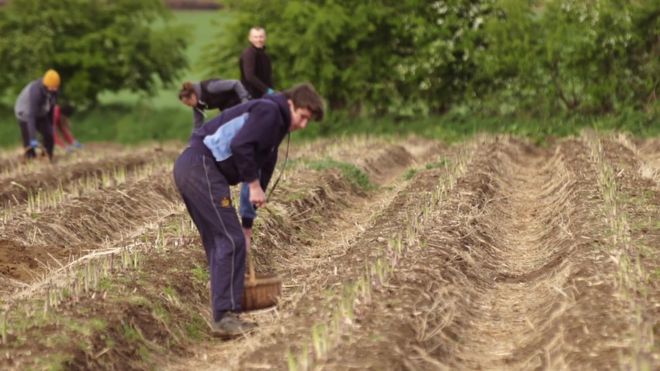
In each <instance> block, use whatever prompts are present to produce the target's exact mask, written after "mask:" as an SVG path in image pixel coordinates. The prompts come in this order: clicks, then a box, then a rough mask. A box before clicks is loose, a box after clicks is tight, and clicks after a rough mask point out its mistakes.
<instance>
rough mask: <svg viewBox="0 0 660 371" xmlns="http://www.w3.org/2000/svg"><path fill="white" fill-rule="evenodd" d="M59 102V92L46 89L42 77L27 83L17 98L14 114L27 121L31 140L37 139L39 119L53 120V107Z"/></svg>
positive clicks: (49, 121)
mask: <svg viewBox="0 0 660 371" xmlns="http://www.w3.org/2000/svg"><path fill="white" fill-rule="evenodd" d="M56 102H57V93H51V92H49V91H48V89H46V87H45V86H44V84H43V81H42V79H37V80H34V81H32V82H30V83H29V84H27V85H26V86H25V87H24V88H23V90H22V91H21V94H19V95H18V98H17V99H16V104H15V105H14V114H15V115H16V118H17V119H18V121H21V122H25V123H27V128H28V135H29V136H30V140H32V139H36V127H37V120H42V119H46V120H48V123H50V124H52V122H53V108H54V107H55V103H56Z"/></svg>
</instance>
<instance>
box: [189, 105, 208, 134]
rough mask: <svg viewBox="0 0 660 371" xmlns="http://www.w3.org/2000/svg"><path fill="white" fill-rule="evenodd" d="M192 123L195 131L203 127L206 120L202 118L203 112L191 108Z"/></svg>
mask: <svg viewBox="0 0 660 371" xmlns="http://www.w3.org/2000/svg"><path fill="white" fill-rule="evenodd" d="M192 110H193V123H194V124H195V129H199V128H201V127H202V125H204V119H205V118H206V117H205V116H204V112H203V111H202V110H201V109H199V108H197V107H193V109H192Z"/></svg>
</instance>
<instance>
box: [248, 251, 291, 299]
mask: <svg viewBox="0 0 660 371" xmlns="http://www.w3.org/2000/svg"><path fill="white" fill-rule="evenodd" d="M281 293H282V280H280V279H279V278H277V276H275V275H274V274H257V273H255V271H254V264H252V259H251V258H250V257H249V256H248V275H247V276H246V277H245V291H244V292H243V303H242V305H241V307H242V309H243V310H244V311H248V310H257V309H264V308H268V307H272V306H275V305H277V299H278V297H279V296H280V294H281Z"/></svg>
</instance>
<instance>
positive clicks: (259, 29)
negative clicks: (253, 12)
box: [248, 26, 266, 35]
mask: <svg viewBox="0 0 660 371" xmlns="http://www.w3.org/2000/svg"><path fill="white" fill-rule="evenodd" d="M252 30H254V31H264V32H266V29H265V28H263V27H261V26H252V27H251V28H250V30H249V31H248V35H249V34H250V33H251V32H252Z"/></svg>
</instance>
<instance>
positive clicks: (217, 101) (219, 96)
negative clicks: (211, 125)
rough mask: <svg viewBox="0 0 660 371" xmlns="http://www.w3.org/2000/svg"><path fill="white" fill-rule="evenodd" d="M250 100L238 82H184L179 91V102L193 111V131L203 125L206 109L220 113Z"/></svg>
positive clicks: (216, 80) (212, 80)
mask: <svg viewBox="0 0 660 371" xmlns="http://www.w3.org/2000/svg"><path fill="white" fill-rule="evenodd" d="M249 99H250V94H248V92H247V90H245V87H243V84H241V82H240V81H238V80H220V79H210V80H204V81H201V82H196V83H193V82H189V81H187V82H184V83H183V87H182V88H181V91H179V100H180V101H181V102H183V104H185V105H186V106H188V107H192V109H193V124H194V125H195V129H197V128H199V127H201V126H202V125H204V117H205V116H206V114H205V112H204V111H206V110H207V109H213V108H217V109H219V110H221V111H224V110H226V109H227V108H230V107H233V106H235V105H237V104H240V103H245V102H247V101H248V100H249Z"/></svg>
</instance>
